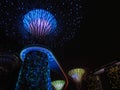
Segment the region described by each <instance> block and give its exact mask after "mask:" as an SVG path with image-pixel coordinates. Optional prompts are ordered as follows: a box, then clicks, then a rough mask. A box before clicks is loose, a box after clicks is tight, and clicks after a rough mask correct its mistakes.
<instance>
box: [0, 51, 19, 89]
mask: <svg viewBox="0 0 120 90" xmlns="http://www.w3.org/2000/svg"><path fill="white" fill-rule="evenodd" d="M20 65H21V62H20V59H19V58H18V57H17V56H16V55H13V54H10V53H3V52H2V53H0V90H14V88H15V86H14V84H15V83H16V81H17V73H18V72H17V71H18V69H19V68H20ZM11 80H12V81H11ZM10 82H12V83H11V84H10Z"/></svg>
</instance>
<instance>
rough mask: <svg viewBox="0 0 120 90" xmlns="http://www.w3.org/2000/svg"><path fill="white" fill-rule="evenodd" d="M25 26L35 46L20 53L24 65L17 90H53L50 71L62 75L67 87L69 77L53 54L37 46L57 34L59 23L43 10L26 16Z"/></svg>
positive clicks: (33, 11)
mask: <svg viewBox="0 0 120 90" xmlns="http://www.w3.org/2000/svg"><path fill="white" fill-rule="evenodd" d="M23 26H24V28H25V32H26V34H25V35H28V38H30V39H29V40H30V41H31V42H32V44H34V45H32V46H29V47H27V48H25V49H23V50H22V51H21V53H20V57H21V60H22V61H23V63H22V66H21V70H20V73H19V77H18V81H17V84H16V90H31V89H32V90H33V89H35V90H52V86H51V77H50V69H52V70H56V71H57V72H59V73H62V74H63V75H64V77H65V79H66V86H67V84H68V80H67V76H66V75H65V73H64V71H63V69H62V68H61V66H60V65H59V63H58V62H57V60H56V58H55V57H54V55H53V54H52V52H51V51H50V50H48V49H46V48H43V47H41V46H40V45H37V46H36V44H39V43H38V42H36V41H37V40H39V39H43V40H44V38H45V37H46V36H49V35H50V34H52V33H55V29H56V27H57V21H56V19H55V18H54V16H53V15H52V14H51V13H49V12H48V11H45V10H43V9H36V10H32V11H29V12H28V13H27V14H25V15H24V18H23ZM34 40H35V41H34ZM65 88H66V87H65Z"/></svg>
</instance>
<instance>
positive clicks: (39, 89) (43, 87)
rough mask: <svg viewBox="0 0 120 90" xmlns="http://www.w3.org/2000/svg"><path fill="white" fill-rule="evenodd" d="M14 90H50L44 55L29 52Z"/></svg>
mask: <svg viewBox="0 0 120 90" xmlns="http://www.w3.org/2000/svg"><path fill="white" fill-rule="evenodd" d="M15 90H52V87H51V78H50V68H49V64H48V56H47V55H46V53H43V52H40V51H30V52H28V53H27V54H26V55H25V59H24V62H23V63H22V66H21V70H20V73H19V77H18V82H17V84H16V89H15Z"/></svg>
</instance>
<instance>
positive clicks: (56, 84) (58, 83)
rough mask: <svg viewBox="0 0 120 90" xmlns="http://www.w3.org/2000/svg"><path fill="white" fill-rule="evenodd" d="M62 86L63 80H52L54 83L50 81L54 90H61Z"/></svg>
mask: <svg viewBox="0 0 120 90" xmlns="http://www.w3.org/2000/svg"><path fill="white" fill-rule="evenodd" d="M64 85H65V81H64V80H54V81H52V86H53V87H54V90H63V87H64Z"/></svg>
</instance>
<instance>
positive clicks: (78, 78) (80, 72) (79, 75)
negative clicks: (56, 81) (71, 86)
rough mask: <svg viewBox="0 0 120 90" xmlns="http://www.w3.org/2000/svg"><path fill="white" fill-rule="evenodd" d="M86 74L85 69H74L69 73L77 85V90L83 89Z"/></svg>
mask: <svg viewBox="0 0 120 90" xmlns="http://www.w3.org/2000/svg"><path fill="white" fill-rule="evenodd" d="M84 74H85V69H83V68H74V69H71V70H70V71H69V72H68V75H69V76H70V77H71V79H72V80H73V82H74V83H75V84H76V88H77V90H80V89H81V83H82V79H83V76H84Z"/></svg>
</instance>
